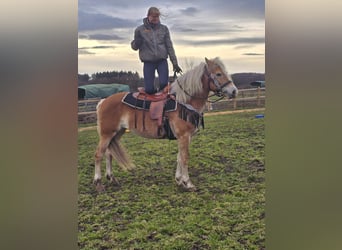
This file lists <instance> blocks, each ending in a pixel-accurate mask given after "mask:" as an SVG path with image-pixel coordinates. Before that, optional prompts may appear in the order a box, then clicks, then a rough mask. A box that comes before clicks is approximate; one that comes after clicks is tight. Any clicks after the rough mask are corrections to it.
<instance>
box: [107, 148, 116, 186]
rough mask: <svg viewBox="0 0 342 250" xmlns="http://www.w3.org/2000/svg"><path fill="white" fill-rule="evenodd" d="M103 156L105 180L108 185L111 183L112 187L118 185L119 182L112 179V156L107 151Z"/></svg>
mask: <svg viewBox="0 0 342 250" xmlns="http://www.w3.org/2000/svg"><path fill="white" fill-rule="evenodd" d="M105 156H106V178H107V180H108V181H109V182H110V183H113V184H114V185H119V182H118V181H117V179H116V178H115V177H114V175H113V173H112V160H113V156H112V155H111V153H110V151H109V150H108V149H107V150H106V153H105Z"/></svg>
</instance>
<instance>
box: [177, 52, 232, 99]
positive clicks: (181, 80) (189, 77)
mask: <svg viewBox="0 0 342 250" xmlns="http://www.w3.org/2000/svg"><path fill="white" fill-rule="evenodd" d="M211 60H212V61H213V62H214V63H215V64H217V65H218V66H220V67H221V69H222V70H223V71H224V72H226V70H225V67H224V65H223V63H222V62H221V61H220V59H219V58H218V57H216V58H214V59H211ZM206 66H207V64H206V63H204V62H201V63H200V64H199V65H198V66H196V67H195V68H193V69H191V70H189V71H187V72H186V73H184V74H183V75H181V76H179V77H178V78H177V79H176V80H175V81H174V82H173V83H172V85H171V93H175V94H176V100H177V101H178V102H180V103H187V102H188V101H190V98H191V97H190V96H189V95H191V96H195V95H196V94H197V93H200V92H201V90H202V89H203V86H202V80H201V78H202V75H203V72H204V70H205V68H206ZM227 76H228V74H227ZM228 77H229V76H228ZM179 85H181V86H182V87H180V86H179ZM185 92H186V93H188V94H189V95H187V94H186V93H185Z"/></svg>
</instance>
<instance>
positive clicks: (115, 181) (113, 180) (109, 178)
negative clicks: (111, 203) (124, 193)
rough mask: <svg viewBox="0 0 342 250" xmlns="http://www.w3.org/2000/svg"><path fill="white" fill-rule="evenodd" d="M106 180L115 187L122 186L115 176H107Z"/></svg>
mask: <svg viewBox="0 0 342 250" xmlns="http://www.w3.org/2000/svg"><path fill="white" fill-rule="evenodd" d="M106 178H107V180H108V181H109V183H111V184H113V185H114V186H120V183H119V181H118V180H117V179H116V178H115V177H114V176H109V175H106Z"/></svg>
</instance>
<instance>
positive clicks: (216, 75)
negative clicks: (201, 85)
mask: <svg viewBox="0 0 342 250" xmlns="http://www.w3.org/2000/svg"><path fill="white" fill-rule="evenodd" d="M205 62H206V64H207V67H206V68H207V72H208V81H209V89H210V90H211V91H213V92H215V94H216V95H219V96H222V94H224V95H226V96H227V97H228V98H229V99H231V98H235V97H236V96H237V94H238V89H237V87H236V86H235V84H234V83H233V81H232V80H231V79H230V78H229V76H228V73H227V72H226V70H225V67H224V65H223V63H222V62H221V61H220V60H219V59H218V58H215V59H212V60H209V59H207V58H205Z"/></svg>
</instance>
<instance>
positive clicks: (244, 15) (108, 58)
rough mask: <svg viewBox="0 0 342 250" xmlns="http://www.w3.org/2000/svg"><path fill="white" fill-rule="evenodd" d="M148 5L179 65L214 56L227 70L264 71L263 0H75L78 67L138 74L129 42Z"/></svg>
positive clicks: (136, 58)
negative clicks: (158, 17)
mask: <svg viewBox="0 0 342 250" xmlns="http://www.w3.org/2000/svg"><path fill="white" fill-rule="evenodd" d="M151 6H155V7H157V8H159V10H160V12H161V15H162V16H161V23H162V24H164V25H166V26H168V28H169V30H170V34H171V39H172V42H173V46H174V49H175V52H176V55H177V59H178V64H179V66H180V67H181V68H182V69H183V71H186V70H188V69H190V68H191V67H193V66H196V65H197V64H199V63H201V62H203V61H204V58H205V57H207V58H209V59H210V58H214V57H220V59H221V60H222V62H223V63H224V64H225V66H226V70H227V71H228V73H229V74H234V73H242V72H257V73H264V72H265V1H264V0H210V1H208V0H196V1H189V0H172V1H168V0H166V1H154V0H149V1H146V0H135V1H133V0H112V1H110V0H79V1H78V72H79V73H80V74H89V75H91V74H93V73H96V72H103V71H121V70H123V71H132V72H138V73H139V75H140V76H141V77H142V76H143V75H142V67H143V64H142V62H141V61H140V60H139V55H138V51H134V50H132V49H131V46H130V43H131V41H132V40H133V34H134V30H135V28H136V27H138V26H139V25H141V24H142V19H143V18H145V17H146V15H147V10H148V8H149V7H151ZM168 61H169V69H170V72H171V70H172V64H171V62H170V60H168Z"/></svg>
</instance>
